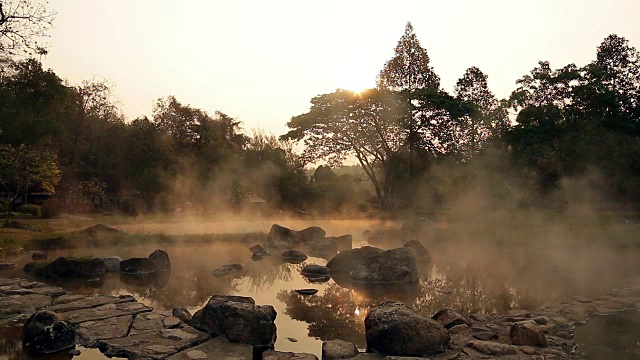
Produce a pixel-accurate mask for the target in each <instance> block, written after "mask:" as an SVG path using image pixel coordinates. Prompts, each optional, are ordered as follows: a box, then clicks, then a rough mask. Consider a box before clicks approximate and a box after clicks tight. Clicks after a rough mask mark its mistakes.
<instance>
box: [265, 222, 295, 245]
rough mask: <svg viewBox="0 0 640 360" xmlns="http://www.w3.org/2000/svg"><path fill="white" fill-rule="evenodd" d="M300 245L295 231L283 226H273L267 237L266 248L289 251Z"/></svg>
mask: <svg viewBox="0 0 640 360" xmlns="http://www.w3.org/2000/svg"><path fill="white" fill-rule="evenodd" d="M298 244H300V235H298V232H297V231H294V230H291V229H287V228H286V227H284V226H280V225H278V224H273V225H272V226H271V230H270V231H269V235H268V236H267V243H266V245H267V246H268V247H274V248H281V249H290V248H292V247H295V246H296V245H298Z"/></svg>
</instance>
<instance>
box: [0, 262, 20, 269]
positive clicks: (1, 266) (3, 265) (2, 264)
mask: <svg viewBox="0 0 640 360" xmlns="http://www.w3.org/2000/svg"><path fill="white" fill-rule="evenodd" d="M15 266H16V264H14V263H6V262H0V270H5V269H13V268H14V267H15Z"/></svg>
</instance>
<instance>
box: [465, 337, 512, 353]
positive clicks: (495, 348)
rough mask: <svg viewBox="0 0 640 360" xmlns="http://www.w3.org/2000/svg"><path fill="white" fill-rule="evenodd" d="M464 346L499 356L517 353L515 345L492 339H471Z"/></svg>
mask: <svg viewBox="0 0 640 360" xmlns="http://www.w3.org/2000/svg"><path fill="white" fill-rule="evenodd" d="M465 346H466V347H470V348H472V349H473V350H475V351H477V352H479V353H482V354H485V355H493V356H496V355H499V356H501V355H515V354H517V350H516V348H515V347H513V346H510V345H507V344H501V343H497V342H493V341H482V340H472V341H470V342H468V343H467V344H466V345H465Z"/></svg>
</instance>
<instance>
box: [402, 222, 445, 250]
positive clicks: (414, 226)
mask: <svg viewBox="0 0 640 360" xmlns="http://www.w3.org/2000/svg"><path fill="white" fill-rule="evenodd" d="M402 233H403V234H404V236H405V237H406V238H407V239H411V240H419V241H420V242H422V243H426V244H432V243H434V242H435V241H437V238H438V227H437V226H436V224H434V223H433V222H432V221H431V220H428V219H425V218H418V219H415V220H411V221H407V222H406V223H404V224H403V225H402Z"/></svg>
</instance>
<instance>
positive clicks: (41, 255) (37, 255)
mask: <svg viewBox="0 0 640 360" xmlns="http://www.w3.org/2000/svg"><path fill="white" fill-rule="evenodd" d="M47 257H48V256H47V253H46V252H44V251H34V252H33V253H32V254H31V260H46V259H47Z"/></svg>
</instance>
